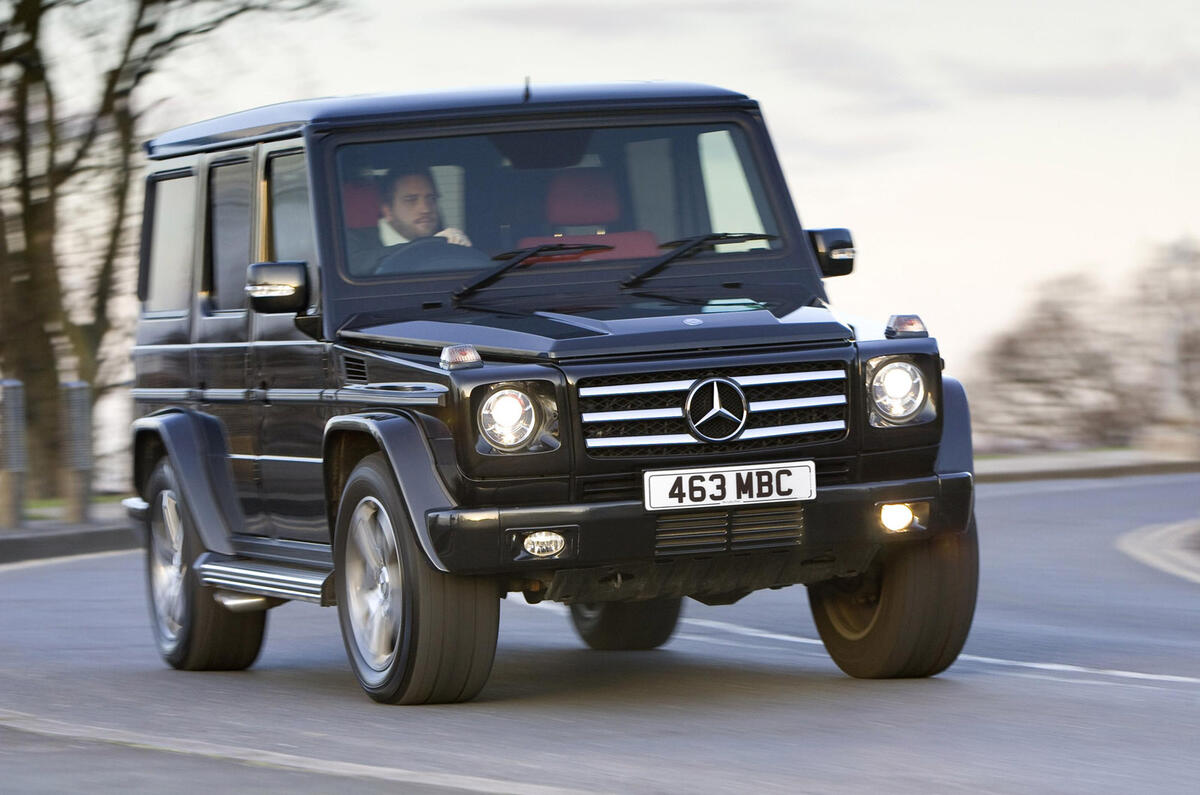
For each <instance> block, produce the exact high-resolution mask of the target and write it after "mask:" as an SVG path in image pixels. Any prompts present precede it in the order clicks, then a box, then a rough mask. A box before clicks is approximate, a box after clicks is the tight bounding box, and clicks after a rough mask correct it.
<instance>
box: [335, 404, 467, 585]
mask: <svg viewBox="0 0 1200 795" xmlns="http://www.w3.org/2000/svg"><path fill="white" fill-rule="evenodd" d="M374 452H382V453H383V455H384V457H385V458H386V459H387V461H388V465H389V466H390V467H391V470H392V474H393V475H394V476H395V478H396V486H397V487H398V488H399V490H400V496H401V498H402V499H403V500H404V507H405V510H406V511H407V513H408V520H409V524H410V525H411V527H412V529H413V532H414V534H415V535H416V538H417V542H418V544H419V545H420V547H421V550H422V551H423V552H424V553H425V557H426V558H427V559H428V560H429V563H430V564H431V565H432V566H433V567H434V568H436V569H437V570H439V571H448V570H449V569H448V567H447V566H446V565H445V564H443V563H442V561H441V558H440V556H439V555H438V553H437V548H436V545H435V544H434V542H433V539H432V537H431V536H430V534H429V525H428V523H427V522H426V519H425V517H426V513H427V512H428V511H431V510H445V509H446V508H453V507H455V505H456V504H457V501H456V500H455V499H454V497H453V496H452V495H451V494H450V492H449V490H448V489H447V488H446V487H445V485H444V484H443V483H442V480H441V478H440V477H439V476H438V474H437V465H436V462H435V459H434V455H433V451H432V449H431V448H430V446H429V441H428V439H426V437H425V433H424V432H423V431H422V430H421V426H420V424H419V423H418V421H417V420H416V419H415V418H414V417H412V416H410V415H408V414H407V413H387V412H366V413H361V414H342V415H339V416H337V417H334V418H333V419H331V420H329V422H328V423H326V425H325V441H324V459H325V505H326V510H327V511H328V516H329V528H330V533H331V535H332V533H334V532H336V527H337V514H338V508H339V505H338V503H339V501H340V499H341V495H342V491H343V489H344V488H345V484H346V481H347V480H348V479H349V477H350V473H351V472H352V471H353V470H354V467H355V465H357V464H358V462H359V461H361V460H362V459H363V458H365V457H366V456H368V455H371V454H372V453H374ZM333 540H334V539H333V538H332V537H331V538H330V542H331V543H332V542H333Z"/></svg>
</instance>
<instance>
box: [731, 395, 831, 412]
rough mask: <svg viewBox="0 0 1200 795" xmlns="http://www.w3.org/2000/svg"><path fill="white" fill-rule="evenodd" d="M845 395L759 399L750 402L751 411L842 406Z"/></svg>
mask: <svg viewBox="0 0 1200 795" xmlns="http://www.w3.org/2000/svg"><path fill="white" fill-rule="evenodd" d="M845 402H846V396H845V395H818V396H817V397H805V398H791V399H789V400H759V401H755V402H753V403H751V404H750V410H751V411H781V410H783V409H806V408H811V407H813V406H841V405H843V404H845Z"/></svg>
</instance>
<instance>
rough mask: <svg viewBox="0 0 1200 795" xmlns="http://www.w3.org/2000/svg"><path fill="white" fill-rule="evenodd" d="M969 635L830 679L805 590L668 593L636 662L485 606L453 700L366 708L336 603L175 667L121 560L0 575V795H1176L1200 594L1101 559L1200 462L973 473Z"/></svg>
mask: <svg viewBox="0 0 1200 795" xmlns="http://www.w3.org/2000/svg"><path fill="white" fill-rule="evenodd" d="M977 513H978V517H979V526H980V539H981V558H982V582H981V587H980V598H979V607H978V610H977V613H976V618H975V624H974V627H973V629H972V632H971V637H970V639H969V640H968V643H967V648H966V650H965V652H964V654H963V656H962V657H961V658H960V659H959V661H958V662H957V663H956V664H955V665H954V666H953V667H952V668H950V669H949V670H948V671H947V672H946V673H944V674H942V675H940V676H938V677H935V678H933V679H928V680H916V681H912V680H909V681H886V682H871V681H857V680H853V679H849V678H847V677H845V676H843V675H842V674H841V673H840V672H839V671H838V670H837V668H836V667H835V666H834V665H833V663H832V662H831V661H830V660H829V658H828V657H827V656H826V654H825V652H824V649H823V648H822V646H821V645H820V643H819V641H817V640H816V637H817V636H816V631H815V629H814V628H813V625H812V620H811V618H810V616H809V612H808V605H807V598H806V595H805V592H804V589H803V588H802V587H793V588H787V589H784V590H781V591H769V592H765V593H758V594H753V595H751V596H750V597H748V598H746V599H744V600H743V601H741V602H739V603H738V604H736V605H732V606H728V607H719V608H712V607H705V606H703V605H700V604H698V603H695V602H690V601H689V602H687V603H686V604H685V619H684V622H683V623H682V624H681V625H680V628H679V631H678V632H677V634H676V636H675V637H674V638H673V639H672V641H671V642H670V643H669V644H668V645H667V646H665V647H664V648H663V649H661V650H658V651H654V652H613V653H602V652H594V651H589V650H586V649H585V648H583V646H582V644H581V643H580V641H578V639H577V638H576V637H575V636H574V633H573V632H572V630H571V629H570V627H569V624H568V620H567V617H566V615H565V612H564V611H563V609H562V608H561V607H558V606H555V605H549V606H537V607H533V606H528V605H525V604H524V603H523V600H521V599H520V597H515V598H514V597H511V596H510V597H509V599H507V600H506V601H505V602H504V604H503V611H502V616H501V628H500V644H499V648H498V651H497V655H496V664H495V668H494V670H493V673H492V678H491V680H490V682H489V684H488V685H487V687H486V688H485V689H484V691H483V693H482V695H481V696H480V698H479V699H478V700H476V701H474V702H472V703H469V704H462V705H454V706H436V707H385V706H380V705H377V704H375V703H373V702H371V701H370V700H368V699H367V698H366V697H365V696H364V695H362V694H361V692H360V691H359V689H358V687H357V685H356V683H355V681H354V678H353V676H352V675H351V673H350V670H349V667H348V664H347V662H346V659H345V652H344V650H343V648H342V642H341V638H340V636H339V633H338V627H337V616H336V614H335V611H334V610H332V609H325V610H322V609H320V608H316V607H313V606H310V605H285V606H283V607H281V608H278V609H276V610H274V611H272V613H271V615H270V619H269V628H268V636H267V641H266V644H265V646H264V650H263V654H262V656H261V657H260V659H259V661H258V663H257V664H256V665H255V666H254V668H252V669H251V670H250V671H248V672H243V673H216V674H210V673H200V674H197V673H180V672H176V671H173V670H170V669H168V668H167V667H165V666H164V665H163V663H162V662H161V661H160V660H159V658H158V656H157V653H156V651H155V649H154V644H153V641H152V639H151V635H150V628H149V623H148V622H149V619H148V617H147V612H146V604H145V597H144V594H143V584H142V577H143V574H142V560H141V555H140V553H138V552H126V553H114V554H108V555H104V556H97V557H86V558H77V559H66V560H58V561H51V562H45V563H31V564H16V565H12V566H6V567H0V790H3V791H5V792H38V791H45V792H61V791H83V790H86V791H89V792H91V791H117V790H137V791H141V790H157V791H166V792H170V791H195V790H197V789H200V788H202V787H203V788H206V789H213V790H217V791H219V790H222V789H237V790H250V789H254V790H260V791H282V790H287V791H299V792H329V791H333V790H335V789H350V790H352V791H354V792H374V791H379V792H395V791H404V792H524V793H530V792H550V791H588V792H596V791H603V792H618V791H634V792H731V791H758V792H796V791H813V792H837V791H848V792H849V791H853V792H861V791H866V790H879V791H886V792H922V793H924V792H929V791H937V792H954V791H963V792H967V791H970V792H976V791H980V790H984V791H993V792H1028V791H1039V792H1088V793H1092V792H1122V793H1126V792H1131V791H1155V792H1189V793H1190V792H1194V791H1196V790H1195V788H1196V786H1197V782H1198V781H1200V750H1198V749H1200V584H1197V583H1196V582H1191V581H1188V580H1185V579H1181V578H1179V577H1175V576H1172V575H1171V574H1168V573H1164V572H1162V571H1160V570H1157V569H1155V568H1151V567H1149V566H1147V565H1145V564H1143V563H1140V562H1138V561H1137V560H1134V559H1133V558H1131V557H1130V556H1128V555H1126V554H1124V553H1122V552H1121V551H1119V550H1118V549H1117V541H1118V539H1119V538H1120V537H1121V536H1123V535H1125V534H1127V533H1129V532H1131V531H1134V530H1136V529H1138V528H1144V527H1147V526H1151V525H1165V524H1171V523H1176V522H1180V521H1184V520H1188V519H1195V518H1197V517H1200V475H1168V476H1160V477H1139V478H1121V479H1103V480H1091V481H1057V482H1042V483H1014V484H995V485H984V486H981V487H980V488H979V492H978V498H977Z"/></svg>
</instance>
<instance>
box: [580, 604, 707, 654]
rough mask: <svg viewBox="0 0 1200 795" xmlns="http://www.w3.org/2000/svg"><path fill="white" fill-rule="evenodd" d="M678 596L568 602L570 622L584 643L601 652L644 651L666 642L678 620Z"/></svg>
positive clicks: (679, 607) (679, 606)
mask: <svg viewBox="0 0 1200 795" xmlns="http://www.w3.org/2000/svg"><path fill="white" fill-rule="evenodd" d="M682 601H683V600H681V599H679V598H678V597H675V598H666V599H649V600H647V601H644V602H600V603H597V604H573V605H571V623H572V624H573V625H574V626H575V631H576V632H578V633H579V637H581V638H583V641H584V643H586V644H587V645H588V646H590V647H592V648H593V649H598V650H601V651H644V650H646V649H657V648H658V647H659V646H661V645H663V644H664V643H666V642H667V641H668V640H669V639H670V637H671V635H672V633H674V632H675V625H676V624H677V623H679V613H680V609H681V604H682Z"/></svg>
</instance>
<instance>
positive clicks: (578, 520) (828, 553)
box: [425, 472, 974, 595]
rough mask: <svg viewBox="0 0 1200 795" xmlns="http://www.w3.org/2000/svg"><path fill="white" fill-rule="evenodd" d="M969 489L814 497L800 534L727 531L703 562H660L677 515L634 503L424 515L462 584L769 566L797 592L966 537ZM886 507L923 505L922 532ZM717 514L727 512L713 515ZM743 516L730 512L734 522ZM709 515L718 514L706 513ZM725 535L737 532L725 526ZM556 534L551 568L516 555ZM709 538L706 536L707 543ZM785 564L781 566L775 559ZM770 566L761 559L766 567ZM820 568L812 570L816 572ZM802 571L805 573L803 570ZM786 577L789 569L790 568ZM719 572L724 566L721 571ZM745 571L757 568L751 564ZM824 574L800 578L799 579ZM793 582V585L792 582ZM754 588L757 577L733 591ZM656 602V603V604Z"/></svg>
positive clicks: (833, 489)
mask: <svg viewBox="0 0 1200 795" xmlns="http://www.w3.org/2000/svg"><path fill="white" fill-rule="evenodd" d="M973 493H974V486H973V478H972V476H971V474H970V473H969V472H961V473H953V474H943V475H936V476H930V477H924V478H912V479H907V480H896V481H886V482H875V483H853V484H846V485H838V486H825V487H822V488H818V489H817V496H816V498H815V499H813V500H806V501H804V502H801V503H795V504H793V505H795V506H799V507H800V509H801V514H800V515H801V517H802V518H801V525H802V526H801V527H800V528H799V529H798V531H797V532H796V533H794V535H793V536H792V537H789V538H786V539H784V540H782V541H780V542H779V543H778V544H775V545H768V546H765V547H764V546H761V545H760V546H757V547H755V548H754V549H753V550H741V549H740V548H739V547H738V544H737V543H736V540H735V538H734V533H733V531H730V532H729V533H728V537H727V540H726V542H725V543H724V545H723V546H722V545H721V544H720V541H719V540H718V541H717V546H716V547H713V546H712V545H711V544H710V545H709V546H708V547H706V548H705V549H704V550H703V551H702V552H699V553H694V554H677V552H678V550H674V551H672V552H671V554H667V553H665V552H664V549H663V545H662V543H661V536H662V534H663V532H664V530H663V524H664V522H665V521H666V520H668V519H670V518H675V517H674V516H673V515H677V514H678V513H680V512H674V511H667V512H659V511H647V510H646V509H645V508H644V507H643V505H642V503H640V502H605V503H581V504H577V505H550V506H535V507H512V508H461V507H460V508H453V509H445V510H431V511H428V512H427V513H426V515H425V516H426V522H427V528H428V531H429V538H430V540H431V541H432V544H433V547H434V550H435V551H436V554H437V556H438V558H439V560H440V562H441V564H442V566H443V567H444V568H445V569H446V570H447V571H450V572H454V573H458V574H510V575H513V576H516V577H520V576H523V575H526V576H536V575H537V574H538V573H545V572H563V571H564V570H575V569H580V570H586V569H599V570H601V571H603V570H606V569H611V568H612V567H617V568H618V569H624V568H628V567H629V565H630V564H642V565H644V564H670V565H672V566H675V565H676V564H678V563H680V562H681V561H682V562H684V563H687V562H689V561H691V562H694V561H695V560H697V559H703V560H705V561H709V562H710V563H709V564H706V565H709V567H710V568H711V562H712V561H717V562H718V563H719V562H720V561H721V560H725V559H728V560H733V559H739V561H740V562H739V563H738V567H739V568H745V566H746V564H747V560H746V558H748V557H749V558H759V557H762V556H769V557H770V559H771V560H772V561H773V562H772V563H771V564H770V565H771V566H772V567H773V568H780V566H782V569H781V573H779V574H778V575H775V579H774V580H772V582H770V583H768V584H767V585H763V586H760V587H769V586H770V585H771V584H791V583H776V582H775V580H778V579H779V578H780V577H782V578H783V579H788V578H793V579H792V580H791V582H792V583H794V582H804V581H813V580H812V577H817V578H820V577H821V576H833V575H835V574H840V573H841V574H844V573H850V572H852V571H853V570H854V569H856V568H857V567H861V566H863V565H865V562H866V561H869V558H870V555H871V554H873V553H874V551H875V550H876V549H877V548H878V547H879V546H880V545H883V544H889V543H905V542H915V541H919V540H921V539H926V538H930V537H932V536H935V535H940V534H943V533H957V532H963V531H964V530H965V529H966V528H967V524H968V522H969V521H970V517H971V510H972V500H973ZM887 502H906V503H912V502H927V503H928V504H929V516H928V520H927V521H925V522H924V523H923V525H922V526H919V527H914V528H911V529H909V530H906V531H904V532H900V533H889V532H887V531H886V530H884V528H883V527H882V526H881V525H880V523H879V508H878V506H879V505H880V504H881V503H887ZM716 510H717V512H719V511H720V510H723V509H716ZM737 510H740V509H733V511H729V513H733V512H735V511H737ZM706 513H707V514H709V516H710V517H711V515H712V514H713V513H714V509H707V510H706ZM729 524H730V525H731V526H733V525H735V524H736V523H735V522H733V521H730V522H729ZM537 530H554V531H556V532H558V533H560V534H561V535H563V536H564V537H565V538H566V541H567V543H566V547H565V548H564V549H563V551H562V552H561V553H559V554H558V555H557V556H555V557H553V558H534V557H532V556H530V555H528V554H527V553H525V552H524V550H523V549H522V547H521V540H522V539H523V538H524V536H525V535H526V534H527V533H530V532H534V531H537ZM709 535H710V537H711V533H710V534H709ZM781 554H782V555H784V556H786V557H787V558H788V561H786V562H784V561H781V558H780V555H781ZM763 559H764V560H766V558H763ZM818 563H819V564H821V565H820V566H815V564H818ZM806 564H807V568H806ZM789 567H790V568H789ZM718 568H720V566H718ZM750 568H751V569H753V568H754V564H753V563H752V562H751V565H750ZM793 570H794V573H788V572H792V571H793ZM818 570H819V571H820V572H826V571H827V572H828V573H826V574H823V575H821V574H811V575H810V574H808V573H805V574H801V572H817V571H818ZM796 577H798V579H794V578H796ZM743 581H746V582H750V583H751V584H753V583H756V582H757V581H758V580H755V579H754V578H753V577H750V578H749V580H747V578H746V577H741V578H739V579H738V582H743ZM652 595H653V594H652Z"/></svg>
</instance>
